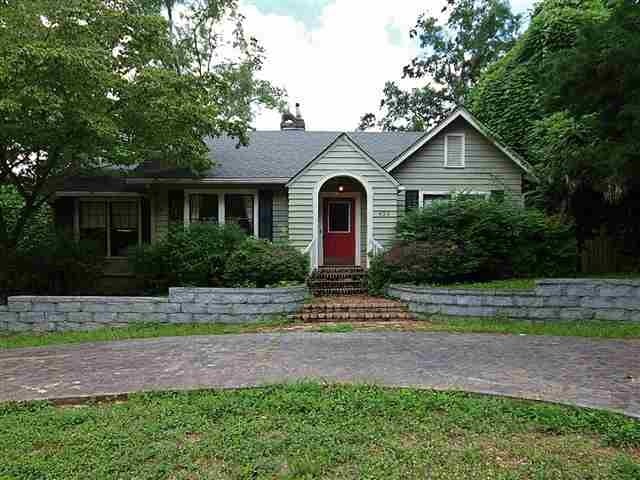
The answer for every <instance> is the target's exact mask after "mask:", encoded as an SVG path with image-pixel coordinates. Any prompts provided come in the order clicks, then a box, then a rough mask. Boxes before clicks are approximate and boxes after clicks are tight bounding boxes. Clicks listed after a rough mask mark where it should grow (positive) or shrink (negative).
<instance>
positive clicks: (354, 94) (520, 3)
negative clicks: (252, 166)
mask: <svg viewBox="0 0 640 480" xmlns="http://www.w3.org/2000/svg"><path fill="white" fill-rule="evenodd" d="M533 3H534V0H512V2H511V4H512V6H513V8H514V10H516V11H517V12H523V13H526V12H527V11H528V10H529V9H530V8H531V6H532V4H533ZM442 5H443V0H395V1H389V0H241V9H242V12H243V13H244V14H245V15H246V17H247V21H246V25H245V28H246V30H247V32H248V33H250V34H252V35H254V36H255V37H256V38H258V39H259V40H260V42H261V43H262V45H263V46H264V47H265V48H266V50H267V61H266V64H265V68H264V72H263V74H262V76H263V77H264V78H266V79H269V80H271V81H272V82H273V83H274V84H276V85H278V86H282V87H284V88H286V89H287V91H288V93H289V99H290V102H291V108H292V109H293V104H294V103H295V102H300V103H301V104H302V113H303V116H304V118H305V120H306V122H307V129H308V130H354V129H355V128H356V127H357V125H358V120H359V118H360V116H361V115H362V114H363V113H366V112H370V111H376V109H377V106H378V103H379V101H380V98H381V94H382V93H381V92H382V88H383V87H384V83H385V81H387V80H394V79H395V80H398V79H399V78H400V75H401V73H402V67H403V66H404V65H406V64H407V63H409V61H410V59H411V58H413V57H414V56H415V54H416V53H417V49H416V46H415V44H414V43H412V42H411V41H410V40H409V33H408V32H409V29H410V28H411V27H412V26H414V25H415V22H416V19H417V18H418V15H419V14H420V13H424V12H430V13H432V14H434V15H437V14H439V12H440V10H441V7H442ZM279 123H280V116H279V114H278V113H275V112H259V113H258V116H257V118H256V122H255V126H256V128H258V129H260V130H274V129H278V128H279Z"/></svg>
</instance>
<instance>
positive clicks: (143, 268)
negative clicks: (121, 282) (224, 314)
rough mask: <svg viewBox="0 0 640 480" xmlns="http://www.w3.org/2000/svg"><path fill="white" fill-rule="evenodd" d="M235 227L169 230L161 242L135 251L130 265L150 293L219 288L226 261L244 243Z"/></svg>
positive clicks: (241, 232)
mask: <svg viewBox="0 0 640 480" xmlns="http://www.w3.org/2000/svg"><path fill="white" fill-rule="evenodd" d="M245 238H246V235H245V233H244V232H243V231H242V230H241V229H240V227H238V226H237V225H211V224H194V225H191V226H189V227H182V226H176V227H172V228H171V229H170V230H169V232H168V233H167V235H166V236H165V237H164V238H161V239H160V240H158V241H157V242H155V243H153V244H151V245H145V246H142V247H140V248H137V249H136V250H134V252H133V253H132V254H131V255H130V257H129V262H130V265H131V267H132V270H133V272H134V273H135V274H136V276H137V277H138V278H140V279H142V280H143V283H144V285H145V287H146V288H147V289H148V290H151V291H164V290H166V289H167V288H168V287H179V286H194V287H208V286H212V287H219V286H222V285H223V275H224V272H225V268H226V264H227V261H228V259H229V258H230V257H231V255H233V252H235V251H236V250H237V249H238V248H239V246H240V245H241V244H242V242H243V241H244V240H245Z"/></svg>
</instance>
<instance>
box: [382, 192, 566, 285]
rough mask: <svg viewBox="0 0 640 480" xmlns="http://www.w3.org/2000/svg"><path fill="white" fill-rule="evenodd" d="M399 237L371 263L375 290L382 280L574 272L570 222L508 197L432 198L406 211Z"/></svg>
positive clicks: (444, 280) (422, 280)
mask: <svg viewBox="0 0 640 480" xmlns="http://www.w3.org/2000/svg"><path fill="white" fill-rule="evenodd" d="M397 239H398V241H397V243H396V245H395V246H394V247H393V248H392V249H391V250H390V251H389V252H387V253H386V254H385V255H384V257H383V258H378V259H375V261H374V262H373V263H374V267H373V270H374V275H373V276H372V278H373V280H372V288H373V289H374V290H379V289H380V286H381V284H382V282H383V281H395V282H402V281H404V282H412V283H450V282H456V281H463V280H487V279H499V278H509V277H514V276H515V277H542V276H544V277H553V276H559V275H567V274H572V273H574V272H575V269H576V265H577V259H576V258H577V257H576V256H577V250H576V242H575V238H574V234H573V229H572V227H571V225H570V224H567V223H565V222H564V221H563V220H562V219H561V218H560V217H548V216H546V215H544V214H543V213H542V212H540V211H538V210H533V209H524V208H521V207H520V206H518V205H514V203H513V202H511V201H495V200H479V199H465V198H463V197H462V196H460V197H458V198H457V199H455V200H452V201H447V202H436V203H433V204H432V205H430V206H428V207H425V208H420V209H415V210H413V211H411V212H409V213H407V215H405V217H404V218H403V219H402V220H401V221H400V222H399V223H398V229H397ZM379 262H382V263H383V265H380V264H379Z"/></svg>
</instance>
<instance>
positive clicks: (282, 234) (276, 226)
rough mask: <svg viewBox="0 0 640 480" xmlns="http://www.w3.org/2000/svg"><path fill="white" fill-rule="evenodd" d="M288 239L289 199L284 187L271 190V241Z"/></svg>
mask: <svg viewBox="0 0 640 480" xmlns="http://www.w3.org/2000/svg"><path fill="white" fill-rule="evenodd" d="M288 239H289V199H288V197H287V191H286V190H285V189H282V190H276V191H274V192H273V241H274V242H286V241H287V240H288Z"/></svg>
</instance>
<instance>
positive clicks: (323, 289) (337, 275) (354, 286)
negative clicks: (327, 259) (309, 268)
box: [308, 266, 367, 297]
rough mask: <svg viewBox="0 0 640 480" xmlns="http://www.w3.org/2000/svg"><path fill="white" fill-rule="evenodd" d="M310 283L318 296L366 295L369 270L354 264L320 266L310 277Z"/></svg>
mask: <svg viewBox="0 0 640 480" xmlns="http://www.w3.org/2000/svg"><path fill="white" fill-rule="evenodd" d="M308 284H309V289H310V290H311V293H313V295H314V296H316V297H328V296H336V295H339V296H343V295H364V294H366V293H367V272H366V270H365V269H364V268H362V267H354V266H325V267H319V268H318V269H317V270H315V271H314V272H313V273H312V274H311V276H310V277H309V280H308Z"/></svg>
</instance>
